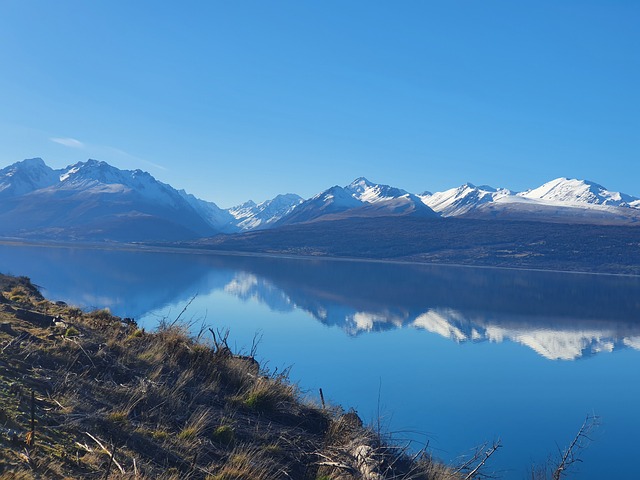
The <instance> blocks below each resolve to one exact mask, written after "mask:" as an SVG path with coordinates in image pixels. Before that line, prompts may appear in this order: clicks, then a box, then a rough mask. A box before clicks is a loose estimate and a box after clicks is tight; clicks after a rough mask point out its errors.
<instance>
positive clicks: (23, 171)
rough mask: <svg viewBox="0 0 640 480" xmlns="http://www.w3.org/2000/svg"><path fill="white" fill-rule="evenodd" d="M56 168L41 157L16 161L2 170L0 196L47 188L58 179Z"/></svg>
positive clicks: (23, 193)
mask: <svg viewBox="0 0 640 480" xmlns="http://www.w3.org/2000/svg"><path fill="white" fill-rule="evenodd" d="M57 177H58V175H57V173H56V171H55V170H53V169H52V168H50V167H48V166H47V165H46V164H45V163H44V161H43V160H42V159H41V158H30V159H27V160H23V161H21V162H16V163H14V164H12V165H9V166H8V167H6V168H3V169H2V170H0V196H1V197H11V196H18V195H25V194H27V193H29V192H32V191H35V190H38V189H40V188H46V187H49V186H51V185H53V184H55V183H56V182H57V180H58V178H57Z"/></svg>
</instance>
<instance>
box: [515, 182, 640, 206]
mask: <svg viewBox="0 0 640 480" xmlns="http://www.w3.org/2000/svg"><path fill="white" fill-rule="evenodd" d="M518 196H521V197H524V198H530V199H535V200H546V201H550V202H557V203H562V204H569V203H570V204H576V205H584V204H590V205H610V206H615V207H629V206H631V204H634V205H638V199H637V198H635V197H632V196H631V195H626V194H624V193H620V192H611V191H609V190H607V189H606V188H604V187H603V186H602V185H598V184H597V183H593V182H589V181H586V180H576V179H568V178H564V177H561V178H556V179H555V180H551V181H550V182H547V183H545V184H544V185H542V186H540V187H538V188H535V189H533V190H527V191H526V192H522V193H519V194H518Z"/></svg>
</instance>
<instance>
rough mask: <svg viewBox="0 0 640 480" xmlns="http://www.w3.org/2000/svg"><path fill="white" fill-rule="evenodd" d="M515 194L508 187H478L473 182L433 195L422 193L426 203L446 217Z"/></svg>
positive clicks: (461, 213) (463, 212) (460, 213)
mask: <svg viewBox="0 0 640 480" xmlns="http://www.w3.org/2000/svg"><path fill="white" fill-rule="evenodd" d="M510 195H513V193H512V192H511V191H510V190H507V189H506V188H493V187H489V186H487V185H483V186H480V187H476V186H475V185H474V184H472V183H465V184H464V185H461V186H459V187H456V188H451V189H449V190H445V191H444V192H436V193H434V194H432V195H421V196H420V198H421V199H422V201H423V202H424V204H425V205H427V206H428V207H431V208H432V209H433V210H435V211H436V212H439V213H440V214H442V216H444V217H451V216H458V215H463V214H465V213H467V212H469V211H471V210H474V209H476V208H478V207H479V206H480V205H483V204H485V203H490V202H495V201H496V200H498V199H500V198H503V197H506V196H510Z"/></svg>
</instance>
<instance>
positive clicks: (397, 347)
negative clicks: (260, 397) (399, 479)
mask: <svg viewBox="0 0 640 480" xmlns="http://www.w3.org/2000/svg"><path fill="white" fill-rule="evenodd" d="M0 270H2V271H4V272H12V273H16V274H25V275H28V276H31V277H32V279H33V280H34V282H35V283H37V284H39V285H41V286H42V287H44V289H45V293H46V294H47V295H48V296H49V297H51V298H54V299H62V300H65V301H67V302H69V303H73V304H77V305H81V306H84V307H87V308H89V307H96V308H99V307H104V306H108V307H109V308H111V309H112V311H113V312H114V313H116V314H118V315H122V316H131V317H135V318H136V319H138V320H139V322H140V323H141V324H144V325H146V326H148V327H152V326H153V325H155V323H156V322H157V320H158V318H161V317H168V318H174V317H175V316H176V315H177V314H178V313H179V312H180V311H181V310H182V308H183V307H184V305H185V304H186V302H187V301H188V300H189V299H190V298H191V297H193V296H194V295H196V294H197V297H196V299H195V300H194V302H193V303H192V305H191V306H190V307H189V310H188V313H187V316H186V318H187V319H190V320H193V321H194V322H196V323H198V322H201V321H205V322H207V323H209V324H211V325H212V326H214V327H215V328H226V327H228V328H230V330H231V337H230V338H231V342H232V344H233V345H235V346H236V348H238V349H248V348H249V347H250V345H251V341H252V339H253V337H254V335H255V333H256V332H258V331H259V332H261V333H262V336H263V339H262V342H261V344H260V346H259V348H258V355H259V359H260V360H262V361H263V362H266V361H268V365H269V367H271V368H272V369H273V368H278V369H280V370H281V369H284V368H287V367H291V376H292V379H294V380H296V381H300V384H301V387H302V388H304V389H306V390H308V392H309V394H310V395H311V396H315V395H316V392H317V389H318V388H320V387H321V388H323V390H324V391H325V394H326V395H327V396H328V397H329V398H330V399H331V400H332V401H334V402H336V403H340V404H342V405H345V406H353V407H354V408H356V409H357V410H358V411H359V412H360V414H361V415H362V416H363V417H364V418H365V419H366V420H373V419H374V418H376V417H377V415H378V411H380V412H381V413H382V414H383V423H386V424H387V426H388V427H389V428H390V429H391V430H393V431H397V432H401V433H399V435H400V436H403V437H409V438H412V439H413V440H414V441H416V442H427V441H428V442H429V444H430V445H431V447H433V448H434V449H435V452H436V454H438V455H440V456H442V457H443V458H445V459H448V460H451V459H453V458H455V457H457V456H458V455H460V454H463V453H465V452H466V451H467V450H468V449H470V448H472V447H473V446H475V445H477V444H480V443H482V442H483V441H486V440H492V439H494V438H498V437H499V438H501V439H502V442H503V444H504V448H503V449H501V450H500V452H499V454H498V455H497V458H496V459H495V461H494V462H493V465H494V468H496V469H498V470H500V471H501V472H502V473H501V475H502V478H525V477H526V469H527V467H528V466H529V465H531V464H532V463H534V462H541V461H544V460H545V459H546V458H547V456H548V455H549V454H555V453H556V451H557V447H556V444H558V445H560V446H562V445H564V444H566V443H567V442H568V441H570V439H571V437H572V435H573V434H574V433H575V431H576V430H577V428H578V427H579V426H580V424H581V423H582V420H583V419H584V417H585V415H587V414H590V413H596V414H598V415H600V416H601V418H602V423H603V425H602V427H601V428H600V429H599V430H598V432H596V439H595V442H594V444H593V445H592V446H591V447H590V448H589V450H588V451H587V452H585V462H584V463H583V464H582V465H581V466H580V474H579V475H577V477H578V478H601V477H611V476H612V475H613V476H615V475H614V474H615V473H617V474H618V476H622V477H624V476H628V475H629V474H630V472H632V471H635V470H634V468H635V466H634V465H633V464H632V463H633V462H632V459H633V458H634V451H633V445H635V442H633V441H631V440H630V439H632V438H634V435H635V433H636V432H637V431H638V430H639V429H640V418H639V415H638V414H637V411H636V410H637V409H636V405H637V403H638V400H640V391H639V387H638V385H639V384H640V382H638V380H640V378H639V377H640V368H639V367H640V353H639V352H638V351H637V350H638V349H640V279H639V278H634V277H615V276H594V275H576V274H560V273H545V272H522V271H513V270H494V269H476V268H461V267H433V266H420V265H394V264H381V263H365V262H343V261H338V262H333V261H322V260H294V259H275V258H259V257H232V256H207V255H178V254H156V253H140V252H124V251H107V250H84V249H65V248H41V247H7V246H0ZM311 319H313V321H311ZM610 352H614V353H610ZM572 360H579V361H572ZM378 397H380V404H378ZM416 432H419V433H416ZM416 445H417V443H416Z"/></svg>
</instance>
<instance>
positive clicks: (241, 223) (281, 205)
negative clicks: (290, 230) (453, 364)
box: [228, 193, 303, 230]
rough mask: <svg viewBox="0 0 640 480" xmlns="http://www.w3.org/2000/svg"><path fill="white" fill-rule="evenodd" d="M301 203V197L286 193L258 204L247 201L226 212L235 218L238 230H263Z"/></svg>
mask: <svg viewBox="0 0 640 480" xmlns="http://www.w3.org/2000/svg"><path fill="white" fill-rule="evenodd" d="M302 202H303V199H302V197H301V196H299V195H296V194H295V193H286V194H283V195H277V196H276V197H274V198H272V199H270V200H265V201H264V202H262V203H259V204H256V203H255V202H253V201H252V200H249V201H248V202H245V203H243V204H242V205H238V206H236V207H233V208H230V209H229V210H228V212H229V214H230V215H232V216H233V217H234V218H235V220H236V221H237V226H238V228H239V229H240V230H255V229H263V228H267V227H269V226H270V225H271V224H272V223H275V222H277V221H278V220H280V219H281V218H283V217H285V216H286V215H288V214H289V213H291V212H292V211H293V210H294V209H295V208H296V207H297V206H298V205H299V204H300V203H302Z"/></svg>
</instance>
